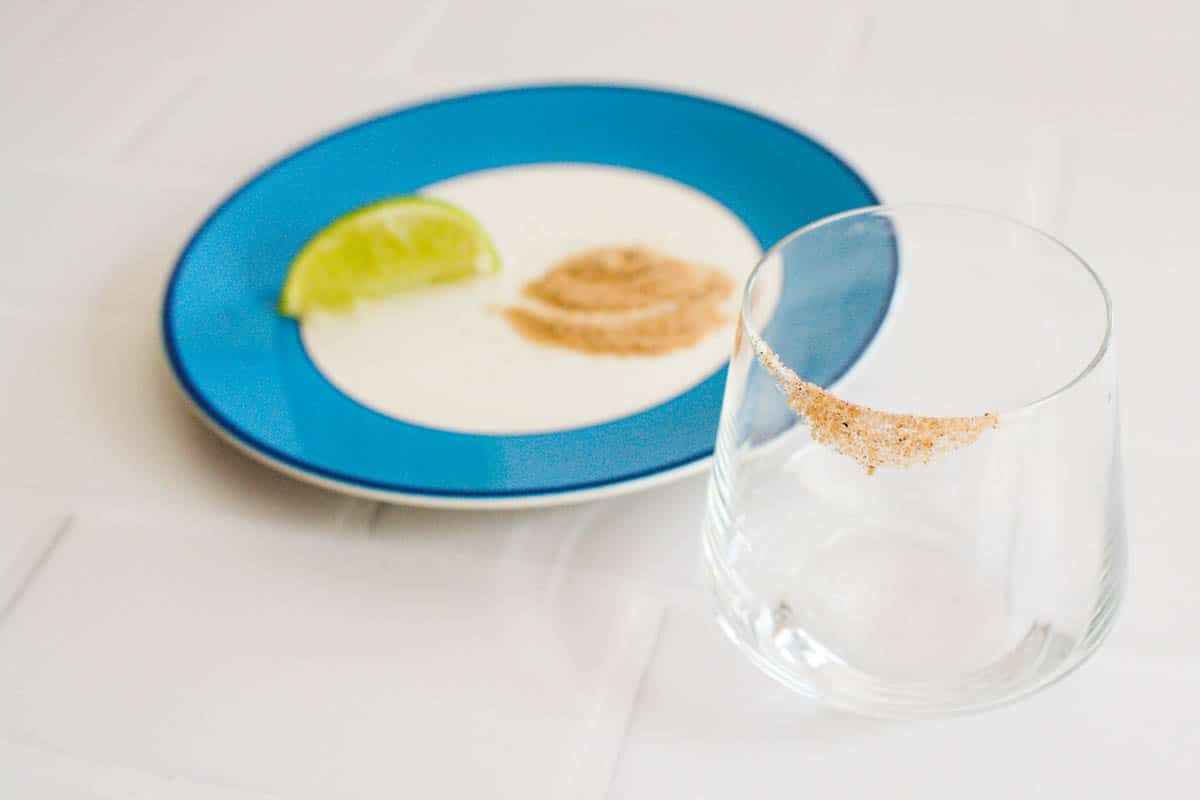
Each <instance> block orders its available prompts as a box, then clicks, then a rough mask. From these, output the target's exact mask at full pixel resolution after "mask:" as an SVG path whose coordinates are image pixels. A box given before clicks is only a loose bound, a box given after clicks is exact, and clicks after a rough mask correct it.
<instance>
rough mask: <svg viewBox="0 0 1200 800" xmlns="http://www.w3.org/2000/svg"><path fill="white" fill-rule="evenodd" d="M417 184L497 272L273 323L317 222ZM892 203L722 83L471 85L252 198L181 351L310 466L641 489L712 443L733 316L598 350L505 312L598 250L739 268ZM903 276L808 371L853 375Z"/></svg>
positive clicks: (524, 490) (198, 268) (475, 486)
mask: <svg viewBox="0 0 1200 800" xmlns="http://www.w3.org/2000/svg"><path fill="white" fill-rule="evenodd" d="M415 192H422V193H426V194H429V195H432V196H437V197H441V198H444V199H447V200H451V201H453V202H455V203H458V204H460V205H462V206H464V207H466V208H467V209H468V210H470V211H471V212H472V213H473V214H475V215H476V216H477V217H478V218H479V219H480V220H481V222H482V223H483V224H484V225H485V226H486V227H488V229H489V231H491V232H492V234H493V236H494V237H495V239H496V241H497V244H498V247H499V249H500V254H501V258H502V260H503V262H504V268H503V270H502V271H501V274H500V276H498V277H497V278H496V279H494V280H493V279H477V280H475V281H471V282H467V283H464V284H459V285H455V286H451V287H439V288H436V289H431V290H427V291H421V292H413V293H410V294H408V295H405V296H402V297H398V298H395V299H394V300H390V301H381V302H377V303H373V304H371V305H370V306H369V307H367V308H360V309H359V311H358V312H356V313H355V315H353V316H352V317H332V316H323V315H319V316H318V317H316V318H315V319H313V320H311V321H309V320H306V321H305V323H304V324H303V325H298V324H297V323H296V322H295V321H293V320H290V319H285V318H282V317H280V316H278V315H277V314H276V312H275V301H276V298H277V297H278V293H279V290H280V288H281V286H282V283H283V279H284V276H285V275H286V272H287V269H288V266H289V264H290V262H291V260H292V258H293V257H294V255H295V254H296V253H297V252H298V250H299V249H300V248H301V247H302V246H303V244H304V243H305V242H306V241H307V240H308V239H309V238H311V237H312V236H313V235H314V234H315V233H317V232H318V231H319V230H320V229H321V228H323V227H324V226H325V225H327V224H328V223H329V222H331V221H333V220H334V219H336V218H337V217H339V216H341V215H342V214H344V213H346V212H348V211H350V210H352V209H354V208H357V207H359V206H362V205H365V204H367V203H370V202H373V201H376V200H379V199H381V198H385V197H390V196H395V195H404V194H411V193H415ZM876 202H877V198H876V197H875V195H874V194H873V193H872V192H871V190H870V189H869V188H868V187H867V185H866V184H865V183H864V182H863V181H862V179H861V178H859V177H858V175H857V174H856V173H855V172H854V171H853V170H852V169H850V168H849V167H848V166H847V165H846V164H845V163H844V162H843V161H841V160H840V159H839V158H837V157H836V156H834V155H833V154H832V153H830V152H829V151H828V150H827V149H825V148H824V147H822V146H821V145H819V144H817V143H816V142H814V141H813V140H811V139H810V138H808V137H806V136H805V135H803V134H802V133H799V132H798V131H795V130H793V129H791V128H788V127H786V126H783V125H781V124H779V123H778V122H775V121H772V120H770V119H767V118H764V117H762V116H759V115H756V114H754V113H751V112H748V111H745V110H743V109H740V108H736V107H733V106H730V105H725V104H722V103H718V102H714V101H711V100H706V99H701V98H697V97H693V96H689V95H684V94H677V93H671V92H665V91H657V90H650V89H642V88H628V87H612V86H535V87H524V88H514V89H505V90H500V91H490V92H482V93H477V94H469V95H463V96H458V97H452V98H448V99H444V100H439V101H435V102H431V103H426V104H423V105H419V106H415V107H412V108H407V109H403V110H400V111H396V112H394V113H390V114H386V115H384V116H380V117H377V118H375V119H372V120H369V121H367V122H364V123H361V124H359V125H355V126H353V127H350V128H346V129H344V130H341V131H339V132H337V133H334V134H332V135H330V136H327V137H325V138H323V139H321V140H319V141H317V142H315V143H313V144H310V145H308V146H307V147H304V148H302V149H301V150H299V151H297V152H295V153H293V154H292V155H290V156H287V157H285V158H283V159H282V160H280V161H278V162H276V163H274V164H272V165H271V166H269V167H267V168H266V169H265V170H263V171H262V172H261V173H259V174H258V175H257V176H255V177H254V178H252V179H251V180H250V181H249V182H247V183H246V184H245V185H243V186H242V187H240V188H239V189H237V190H236V191H235V192H234V193H233V194H232V195H231V196H230V197H229V199H227V200H226V201H225V202H224V203H223V204H221V205H220V206H219V207H218V208H217V209H216V210H215V211H214V212H213V213H212V214H211V216H209V218H208V219H207V220H206V221H205V222H204V223H203V224H202V225H201V227H200V229H199V230H198V231H197V232H196V233H195V235H194V236H193V237H192V239H191V241H190V242H189V243H188V245H187V247H186V248H185V249H184V251H183V253H182V255H181V256H180V258H179V261H178V263H177V264H176V267H175V271H174V274H173V275H172V277H171V280H170V283H169V286H168V289H167V293H166V297H165V300H164V307H163V332H164V338H165V343H166V349H167V353H168V356H169V358H170V362H171V365H172V367H173V369H174V372H175V374H176V376H177V378H178V380H179V382H180V384H181V385H182V387H183V389H184V390H185V392H186V394H187V396H188V398H189V399H190V400H191V402H192V403H193V404H194V405H195V407H196V408H197V409H198V411H199V412H200V414H201V416H202V418H203V419H205V420H206V421H207V422H208V423H209V424H210V425H211V426H212V427H213V428H214V429H215V430H216V431H217V432H218V433H220V434H221V435H223V436H224V437H225V438H226V439H227V440H228V441H230V442H231V443H233V444H235V445H236V446H238V447H240V448H241V449H243V450H245V451H246V452H248V453H249V454H251V455H253V456H255V457H257V458H259V459H261V460H263V461H265V462H267V463H268V464H271V465H273V466H275V467H277V468H279V469H281V470H283V471H285V472H287V473H289V474H292V475H294V476H295V477H298V478H301V479H304V480H309V481H312V482H315V483H319V484H322V485H325V486H327V487H331V488H335V489H339V490H342V491H346V492H350V493H354V494H360V495H365V496H369V497H373V498H377V499H383V500H391V501H396V502H405V503H413V504H422V505H435V506H456V507H471V506H475V507H504V506H534V505H547V504H553V503H562V502H573V501H578V500H583V499H587V498H592V497H597V496H602V495H608V494H615V493H620V492H626V491H632V490H635V489H638V488H644V487H648V486H651V485H654V484H656V483H661V482H664V481H666V480H670V479H672V478H676V477H681V476H683V475H686V474H689V473H691V472H694V471H696V470H697V469H700V468H702V467H703V465H704V463H705V461H706V460H707V459H708V457H709V456H710V455H711V453H712V449H713V441H714V437H715V434H716V426H717V417H718V414H719V411H720V405H721V396H722V391H723V385H724V366H723V364H724V358H725V356H726V355H727V353H728V349H729V345H730V342H731V336H732V333H731V327H730V329H727V330H724V331H721V332H718V333H717V334H714V335H713V336H710V337H709V338H708V339H706V340H705V341H704V342H703V343H701V345H699V346H697V347H695V348H691V349H688V350H685V351H677V352H676V353H673V354H670V355H668V356H663V357H642V358H618V357H597V356H589V355H584V354H579V353H574V352H571V351H565V350H555V349H548V348H545V347H540V346H538V345H535V344H531V343H529V342H526V341H524V340H522V339H520V337H518V336H517V335H516V334H515V333H514V332H513V331H511V330H509V329H508V327H507V325H506V323H505V322H504V319H503V317H502V316H501V315H499V314H496V313H494V311H495V309H496V308H497V307H499V306H501V305H503V304H504V303H505V302H507V300H508V299H509V298H512V297H514V296H515V295H516V294H517V293H518V292H519V289H520V285H521V284H522V282H523V281H525V280H527V279H528V278H529V277H531V276H532V275H535V274H537V273H539V272H540V271H542V270H544V269H546V268H547V267H548V266H549V265H550V264H551V263H553V261H554V260H555V259H557V258H561V257H563V256H565V255H568V254H569V253H570V252H571V251H573V250H576V249H580V248H582V247H586V246H590V245H594V244H606V243H608V244H612V243H630V242H642V243H647V244H650V245H653V246H656V247H659V248H662V249H665V250H668V251H670V252H673V253H675V254H677V255H681V256H684V257H687V258H690V259H695V260H700V261H704V262H707V263H712V264H714V265H717V266H721V267H722V268H725V269H727V270H728V271H729V272H730V273H732V274H733V275H734V276H735V277H737V278H739V279H741V278H743V277H744V276H745V275H746V274H748V272H749V270H750V269H751V268H752V267H753V265H754V263H755V261H756V259H757V258H758V256H759V255H760V254H761V251H762V249H763V248H765V247H768V246H769V245H771V244H773V243H774V242H775V241H777V240H778V239H780V238H782V237H783V236H784V235H786V234H787V233H789V232H791V231H792V230H794V229H796V228H798V227H801V226H802V225H804V224H806V223H809V222H812V221H813V220H816V219H818V218H820V217H823V216H827V215H829V214H832V213H836V212H838V211H843V210H846V209H849V208H856V207H860V206H866V205H873V204H875V203H876ZM894 282H895V275H894V273H893V274H890V275H889V276H882V275H881V277H880V279H879V281H878V283H877V284H873V285H871V286H864V287H859V295H858V302H859V303H860V304H861V313H858V312H857V311H856V313H854V314H846V313H844V310H843V313H837V314H830V315H828V316H824V315H822V313H821V310H820V309H819V308H817V309H814V310H813V318H812V325H811V328H810V329H809V330H808V331H804V330H797V331H796V332H795V335H796V336H799V337H811V340H812V341H811V342H809V344H810V345H812V346H810V347H809V350H815V351H819V353H820V358H818V359H817V360H816V361H815V362H813V363H811V364H810V368H811V370H812V371H811V372H810V374H809V375H808V377H810V378H811V379H813V380H816V381H818V382H821V383H825V384H828V383H830V382H832V381H834V380H836V379H837V378H838V377H839V376H840V375H842V374H843V373H844V372H845V371H846V370H847V369H849V367H850V366H851V365H852V364H853V363H854V361H855V360H856V359H857V358H858V357H859V355H861V353H862V351H863V350H864V348H865V347H866V345H867V344H868V343H869V342H870V340H871V338H872V337H873V336H874V334H875V332H876V331H877V329H878V327H879V325H880V323H881V321H882V319H883V316H884V314H885V312H886V309H887V305H888V303H889V302H890V298H891V295H892V291H893V288H894ZM802 284H803V281H802V280H791V279H789V280H788V281H786V282H785V284H784V286H783V287H781V289H780V291H781V298H780V302H789V298H791V299H793V300H795V299H797V298H803V297H804V296H805V292H806V287H805V286H804V285H802ZM731 325H732V323H731V324H730V326H731ZM831 326H832V327H831ZM834 328H836V329H834ZM816 345H819V347H817V346H816Z"/></svg>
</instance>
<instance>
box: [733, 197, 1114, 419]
mask: <svg viewBox="0 0 1200 800" xmlns="http://www.w3.org/2000/svg"><path fill="white" fill-rule="evenodd" d="M914 209H924V210H931V211H949V212H954V213H962V214H970V215H974V216H977V217H986V218H990V219H992V220H996V221H999V222H1004V223H1006V224H1009V225H1012V226H1013V227H1015V228H1023V229H1024V230H1026V231H1028V232H1030V233H1033V234H1034V235H1035V236H1038V237H1040V238H1042V239H1044V240H1046V241H1049V242H1050V243H1051V244H1053V245H1055V246H1057V247H1058V248H1059V249H1061V250H1062V251H1063V252H1064V253H1065V254H1066V255H1068V256H1070V257H1071V259H1072V260H1073V261H1075V262H1076V263H1077V264H1078V265H1079V266H1080V267H1082V268H1083V270H1084V272H1085V273H1087V275H1088V276H1089V277H1090V278H1091V279H1092V283H1093V284H1094V285H1095V287H1096V289H1097V290H1098V291H1099V293H1100V297H1101V299H1102V300H1103V301H1104V335H1103V336H1102V337H1101V339H1100V345H1099V347H1097V349H1096V351H1095V353H1094V354H1093V355H1092V357H1091V358H1090V359H1088V361H1087V362H1086V363H1085V364H1084V365H1083V367H1082V369H1080V371H1079V372H1077V373H1075V375H1074V376H1073V377H1071V378H1069V379H1068V380H1067V381H1066V382H1065V383H1063V384H1061V385H1060V386H1058V387H1057V388H1056V389H1054V390H1053V391H1051V392H1049V393H1048V394H1045V395H1043V396H1041V397H1038V398H1036V399H1034V400H1031V401H1029V402H1027V403H1023V404H1021V405H1019V406H1017V407H1015V408H1011V409H1007V410H1005V409H1001V410H998V411H997V412H996V413H997V414H1003V415H1005V416H1012V415H1013V414H1024V413H1026V412H1029V411H1032V410H1034V409H1036V408H1038V407H1040V406H1042V405H1045V404H1048V403H1050V402H1052V401H1053V400H1055V399H1056V398H1058V397H1061V396H1062V395H1064V394H1066V393H1067V392H1069V391H1071V389H1073V388H1074V387H1075V386H1076V385H1078V384H1079V383H1080V382H1082V381H1083V380H1084V379H1085V378H1087V377H1088V376H1089V375H1091V374H1092V373H1093V372H1094V371H1095V370H1096V367H1097V366H1099V365H1100V363H1101V362H1102V361H1103V360H1104V357H1105V356H1106V355H1107V354H1108V351H1109V350H1110V349H1111V346H1112V339H1113V306H1112V298H1111V296H1110V295H1109V293H1108V288H1107V287H1105V285H1104V281H1102V280H1101V279H1100V275H1099V274H1097V272H1096V270H1095V269H1093V268H1092V265H1091V264H1089V263H1088V262H1087V260H1086V259H1084V258H1083V256H1081V255H1080V254H1079V253H1078V252H1077V251H1075V250H1074V249H1073V248H1072V247H1070V246H1069V245H1067V244H1066V243H1065V242H1063V241H1062V240H1061V239H1059V238H1058V237H1057V236H1055V235H1054V234H1051V233H1047V232H1046V231H1044V230H1042V229H1041V228H1038V227H1035V226H1033V225H1031V224H1029V223H1028V222H1025V221H1024V220H1020V219H1018V218H1016V217H1014V216H1011V215H1008V214H1001V213H999V212H996V211H988V210H985V209H980V208H973V207H971V206H961V205H955V204H953V203H932V202H905V203H878V204H876V205H870V206H860V207H858V208H851V209H848V210H846V211H839V212H838V213H836V214H830V215H829V216H826V217H821V218H820V219H817V220H814V221H812V222H810V223H808V224H807V225H803V226H801V227H799V228H797V229H796V230H794V231H792V232H791V233H789V234H788V235H786V236H784V237H783V238H782V239H780V240H779V241H777V242H776V243H775V244H773V245H771V246H770V247H769V248H767V249H766V250H765V251H764V252H763V254H762V257H761V258H759V260H758V263H756V264H755V265H754V269H752V270H751V271H750V274H749V275H748V276H746V282H745V283H744V284H743V285H742V295H741V301H740V303H741V305H740V308H739V313H738V324H739V326H740V328H741V330H740V333H741V334H743V335H749V337H750V340H751V341H753V340H754V339H755V338H762V334H761V332H759V331H757V330H755V329H754V327H753V326H752V325H751V324H750V323H749V321H748V320H747V315H746V309H747V308H748V307H749V305H750V301H751V299H750V291H751V289H753V288H754V283H755V281H757V280H758V275H759V272H760V271H761V270H762V269H763V267H765V266H766V265H767V263H768V262H770V261H771V260H772V259H773V258H775V257H776V256H777V255H778V254H779V252H780V251H782V250H783V248H784V247H786V246H787V245H788V244H790V243H791V242H792V241H794V240H796V239H799V238H800V237H801V236H804V235H805V234H808V233H811V232H812V231H815V230H817V229H819V228H824V227H826V226H828V225H832V224H833V223H836V222H841V221H842V220H844V219H849V218H852V217H865V216H868V215H872V214H881V213H885V214H886V213H892V212H896V213H902V212H904V211H909V210H914ZM896 295H897V291H896V290H895V289H893V291H892V295H891V297H889V298H888V301H887V308H886V310H885V311H884V314H883V317H882V319H881V322H880V325H879V327H878V328H877V329H876V330H875V333H874V335H872V336H871V338H870V339H869V340H868V342H867V344H866V346H865V348H864V349H863V350H862V352H861V353H860V354H859V356H858V358H857V359H855V361H854V364H852V365H851V369H853V367H854V365H856V364H857V363H858V362H859V361H861V360H862V358H864V357H865V356H866V353H867V351H869V350H870V348H871V346H872V345H873V344H874V343H875V339H876V337H878V336H879V334H880V332H881V331H883V329H884V327H885V326H886V325H887V320H888V318H889V317H890V316H891V313H892V304H893V303H894V302H895V299H896ZM763 341H766V340H765V339H763ZM802 377H803V376H802Z"/></svg>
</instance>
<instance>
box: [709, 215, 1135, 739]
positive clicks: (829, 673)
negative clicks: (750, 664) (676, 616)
mask: <svg viewBox="0 0 1200 800" xmlns="http://www.w3.org/2000/svg"><path fill="white" fill-rule="evenodd" d="M856 353H862V357H861V358H859V359H858V361H857V362H856V363H854V364H853V366H852V367H851V368H850V369H849V371H848V372H847V373H846V374H845V375H842V376H838V377H837V378H836V379H831V377H830V376H831V375H833V374H834V373H835V372H836V370H834V368H833V367H832V366H831V364H834V362H837V361H838V360H839V359H842V360H844V361H851V360H853V356H854V355H855V354H856ZM776 356H777V359H778V360H777V361H774V362H772V361H771V360H770V359H771V358H773V357H776ZM768 366H769V367H771V368H768ZM834 366H836V364H834ZM796 378H799V379H809V380H813V381H814V383H815V384H816V385H817V386H811V387H807V388H805V387H804V386H803V385H801V388H799V389H797V388H796V387H797V384H796V383H795V379H796ZM819 386H824V387H825V388H831V390H832V392H833V393H834V394H835V395H836V397H835V398H831V397H828V396H826V395H823V394H822V393H821V392H820V389H819V388H817V387H819ZM788 390H791V394H790V395H789V393H788ZM797 392H799V394H797ZM789 398H790V399H791V400H792V403H793V404H789ZM841 401H848V403H849V404H853V405H849V404H847V403H842V402H841ZM796 407H800V408H801V409H802V410H803V411H804V412H805V413H804V414H801V413H798V412H797V410H796ZM875 412H891V413H875ZM900 415H921V416H922V419H914V418H912V417H906V416H900ZM985 415H986V416H985ZM1119 438H1120V437H1119V428H1118V414H1117V390H1116V357H1115V354H1114V348H1113V337H1112V313H1111V306H1110V302H1109V298H1108V294H1107V292H1106V291H1105V289H1104V287H1103V285H1102V284H1101V283H1100V280H1099V278H1098V277H1097V276H1096V274H1095V273H1094V272H1093V271H1092V270H1091V269H1090V268H1089V267H1088V265H1087V264H1086V263H1084V262H1083V260H1082V259H1081V258H1080V257H1079V256H1077V255H1076V254H1075V253H1074V252H1072V251H1071V250H1069V249H1068V248H1067V247H1065V246H1064V245H1062V244H1061V243H1059V242H1058V241H1056V240H1055V239H1054V238H1052V237H1051V236H1049V235H1047V234H1045V233H1041V232H1039V231H1037V230H1035V229H1033V228H1030V227H1028V226H1026V225H1024V224H1022V223H1019V222H1016V221H1014V220H1010V219H1006V218H1003V217H999V216H995V215H992V214H987V213H983V212H977V211H970V210H966V209H956V208H949V207H942V206H925V205H913V206H896V207H876V208H868V209H863V210H858V211H852V212H848V213H845V214H840V215H837V216H834V217H830V218H828V219H825V220H822V221H820V222H816V223H814V224H812V225H809V226H808V227H805V228H803V229H801V230H799V231H797V232H796V233H793V234H792V235H791V236H789V237H788V238H786V239H784V240H783V241H782V242H780V243H779V244H777V245H776V246H775V247H774V248H772V249H771V250H770V251H769V252H768V253H767V254H766V256H765V257H764V258H763V260H762V262H761V263H760V264H759V266H758V267H757V268H756V270H755V271H754V273H753V274H752V275H751V277H750V279H749V280H748V282H747V285H746V289H745V294H744V297H743V302H742V316H741V321H740V325H739V328H738V332H737V340H736V343H735V348H734V354H733V358H732V361H731V363H730V368H729V374H728V383H727V387H726V391H725V402H724V408H723V410H722V417H721V424H720V431H719V434H718V441H717V449H716V456H715V460H714V467H713V472H712V478H711V482H710V486H709V502H708V509H707V516H706V522H705V529H704V534H703V538H704V549H705V555H706V560H707V563H708V566H709V569H710V572H711V576H712V580H713V584H714V589H715V594H716V598H717V603H718V618H719V621H720V623H721V625H722V627H723V628H724V630H725V631H726V632H727V633H728V635H729V637H730V638H731V639H732V640H733V641H734V642H735V643H736V644H737V645H738V646H739V647H740V648H741V649H742V650H743V651H744V652H745V653H746V654H747V655H749V657H750V658H751V659H752V660H753V661H754V663H755V664H757V665H758V666H759V667H760V668H762V669H763V670H764V671H765V672H767V673H768V674H769V675H771V676H772V677H774V678H775V679H777V680H778V681H780V682H781V683H783V684H785V685H787V686H789V687H791V688H793V689H795V690H797V691H800V692H803V693H805V694H809V695H812V696H816V697H820V698H822V699H824V700H825V701H827V702H829V703H831V704H833V705H835V706H838V707H842V708H845V709H849V710H853V711H858V712H861V713H867V714H872V715H877V716H889V717H915V716H933V715H941V714H948V713H954V712H961V711H968V710H976V709H981V708H985V707H988V706H992V705H996V704H999V703H1004V702H1007V701H1011V700H1013V699H1015V698H1017V697H1020V696H1022V695H1025V694H1028V693H1030V692H1033V691H1035V690H1037V689H1039V688H1041V687H1043V686H1046V685H1047V684H1049V683H1052V682H1053V681H1055V680H1056V679H1058V678H1060V677H1062V676H1063V675H1065V674H1066V673H1068V672H1070V671H1071V670H1072V669H1073V668H1074V667H1076V666H1078V665H1079V664H1080V663H1081V662H1082V661H1083V660H1084V659H1085V658H1087V656H1088V655H1089V654H1090V653H1091V652H1092V651H1094V650H1095V648H1096V647H1097V645H1099V643H1100V641H1101V640H1102V639H1103V638H1104V635H1105V633H1106V632H1107V631H1108V629H1109V627H1110V626H1111V624H1112V621H1113V617H1114V614H1115V611H1116V609H1117V607H1118V605H1119V604H1120V600H1121V595H1122V587H1123V581H1124V572H1125V522H1124V510H1123V505H1122V497H1123V487H1122V477H1121V459H1120V442H1119Z"/></svg>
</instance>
